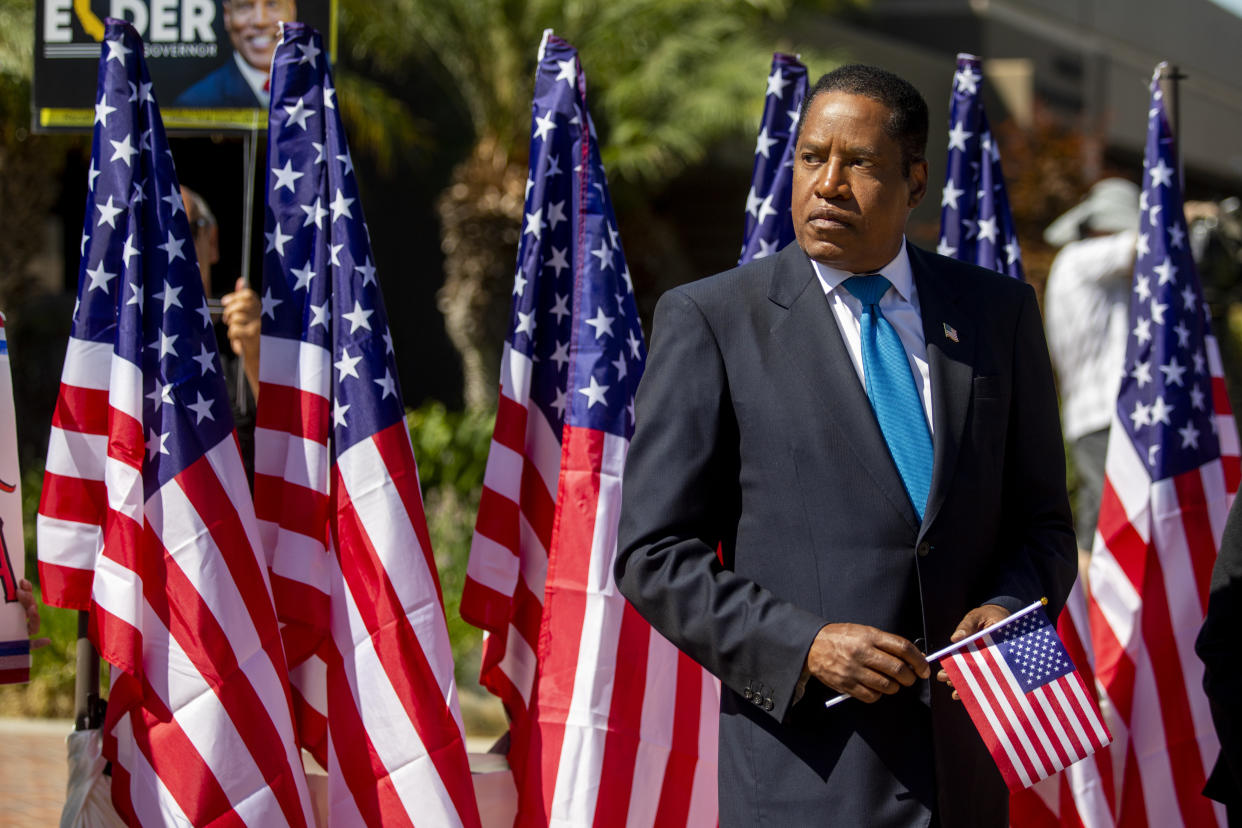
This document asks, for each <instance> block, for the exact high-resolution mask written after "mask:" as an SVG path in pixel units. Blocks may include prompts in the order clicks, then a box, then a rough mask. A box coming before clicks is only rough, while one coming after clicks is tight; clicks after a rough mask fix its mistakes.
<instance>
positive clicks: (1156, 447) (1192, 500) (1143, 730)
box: [1035, 64, 1240, 828]
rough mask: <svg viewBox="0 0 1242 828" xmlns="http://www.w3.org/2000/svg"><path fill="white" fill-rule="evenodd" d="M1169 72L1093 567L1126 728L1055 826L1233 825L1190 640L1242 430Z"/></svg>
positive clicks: (1148, 169) (1094, 636)
mask: <svg viewBox="0 0 1242 828" xmlns="http://www.w3.org/2000/svg"><path fill="white" fill-rule="evenodd" d="M1162 68H1163V64H1162V65H1161V66H1160V67H1157V69H1156V72H1155V75H1154V76H1153V78H1152V84H1151V107H1150V109H1149V111H1148V131H1147V151H1146V156H1145V158H1144V161H1143V193H1142V197H1141V201H1140V207H1141V209H1142V223H1141V225H1140V228H1139V236H1138V248H1137V257H1136V261H1135V267H1134V285H1133V291H1132V293H1131V298H1130V324H1131V326H1132V328H1131V331H1130V336H1129V339H1128V341H1127V343H1126V359H1125V368H1124V371H1125V374H1124V377H1123V379H1122V382H1121V389H1120V391H1119V393H1118V396H1117V407H1116V409H1115V410H1114V412H1113V415H1114V416H1113V422H1112V426H1111V430H1110V433H1109V443H1108V455H1107V459H1106V462H1105V471H1106V480H1105V485H1104V494H1103V498H1102V500H1101V504H1100V521H1099V526H1098V527H1097V529H1096V536H1095V548H1094V552H1093V553H1092V557H1091V567H1090V576H1089V582H1090V594H1089V596H1088V617H1089V619H1090V622H1089V623H1090V634H1091V640H1092V650H1093V654H1094V657H1095V665H1094V670H1095V677H1096V682H1097V684H1098V686H1099V690H1100V691H1101V693H1102V697H1103V704H1102V707H1103V709H1104V712H1105V715H1106V717H1108V722H1109V727H1110V729H1111V730H1112V732H1113V735H1114V736H1115V737H1116V741H1115V742H1114V743H1113V745H1112V746H1111V748H1110V749H1109V753H1110V754H1111V756H1110V760H1111V768H1112V774H1113V778H1112V780H1109V779H1107V778H1106V779H1104V782H1105V783H1106V784H1104V785H1103V786H1101V790H1102V791H1103V792H1104V793H1105V794H1108V793H1109V792H1110V791H1111V798H1110V797H1109V796H1095V797H1090V798H1089V797H1086V796H1077V797H1075V800H1074V802H1073V803H1072V807H1071V806H1070V805H1071V804H1070V803H1066V802H1065V800H1064V799H1063V798H1062V799H1061V800H1060V801H1059V803H1058V804H1059V805H1060V809H1059V812H1058V811H1055V810H1054V811H1053V812H1052V817H1053V819H1054V820H1055V821H1056V822H1059V823H1060V824H1079V823H1080V822H1081V823H1082V824H1087V825H1125V826H1128V825H1153V826H1154V825H1159V826H1195V827H1196V828H1198V826H1216V825H1224V824H1225V815H1224V810H1223V807H1222V806H1220V805H1218V804H1215V803H1213V802H1212V801H1211V800H1209V799H1207V798H1205V797H1204V796H1202V794H1201V791H1202V788H1203V783H1204V780H1205V779H1206V776H1207V769H1208V768H1209V767H1210V764H1211V762H1213V761H1214V760H1215V758H1216V755H1217V751H1218V743H1217V738H1216V734H1215V731H1214V730H1213V727H1212V720H1211V717H1210V714H1209V710H1208V701H1207V697H1206V696H1205V695H1204V693H1203V665H1202V663H1200V661H1199V659H1198V658H1197V657H1196V656H1195V652H1194V640H1195V636H1196V634H1197V633H1198V630H1199V627H1200V625H1201V624H1202V622H1203V617H1204V615H1205V612H1206V608H1207V597H1208V584H1209V580H1210V575H1211V570H1212V564H1213V562H1214V561H1215V558H1216V552H1217V546H1218V544H1219V542H1220V537H1221V533H1222V531H1223V529H1224V523H1225V516H1226V514H1227V513H1228V511H1229V506H1230V504H1231V503H1232V501H1233V497H1234V495H1235V493H1236V492H1237V488H1238V479H1239V468H1240V467H1239V453H1238V433H1237V427H1236V424H1235V422H1234V420H1233V415H1232V413H1231V412H1230V408H1229V400H1228V397H1227V396H1226V393H1225V382H1224V376H1223V371H1222V367H1221V360H1220V352H1219V349H1218V348H1217V345H1216V340H1215V338H1214V337H1213V336H1212V334H1211V331H1210V329H1209V325H1208V314H1207V308H1206V306H1205V305H1204V301H1203V292H1202V290H1201V288H1200V285H1199V280H1198V276H1197V275H1196V273H1195V266H1194V261H1193V259H1192V258H1191V255H1190V246H1189V243H1188V240H1187V234H1186V221H1185V216H1184V213H1183V210H1182V195H1181V182H1180V178H1179V173H1178V165H1177V153H1176V151H1175V144H1174V139H1173V136H1172V132H1171V130H1170V128H1169V121H1168V115H1167V112H1166V110H1165V101H1164V98H1163V95H1162V94H1161V91H1160V86H1159V83H1158V80H1159V77H1160V74H1161V70H1162ZM1079 628H1080V629H1081V628H1082V627H1081V623H1080V624H1079ZM1110 781H1111V782H1113V783H1114V784H1112V786H1111V787H1110V786H1109V785H1108V784H1107V783H1109V782H1110ZM1035 824H1037V823H1035ZM1053 824H1055V823H1053Z"/></svg>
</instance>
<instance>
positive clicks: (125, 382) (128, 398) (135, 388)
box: [108, 354, 181, 423]
mask: <svg viewBox="0 0 1242 828" xmlns="http://www.w3.org/2000/svg"><path fill="white" fill-rule="evenodd" d="M110 370H111V372H112V376H111V377H110V378H109V380H108V405H110V406H112V407H113V408H115V409H116V410H117V411H119V412H121V413H122V414H125V415H126V416H128V417H132V418H133V419H134V420H135V421H137V422H139V423H141V422H142V395H143V385H144V383H143V375H142V368H140V367H139V366H137V365H135V364H134V363H132V362H130V361H129V360H128V359H125V358H124V357H122V356H121V355H120V354H113V356H112V365H111V369H110ZM176 393H177V392H176V388H175V383H174V388H173V389H172V394H173V395H175V394H176ZM170 399H172V400H173V401H172V402H171V403H161V404H160V405H177V404H178V402H181V401H179V400H177V399H176V397H175V396H170ZM159 408H160V406H156V410H157V411H158V410H159Z"/></svg>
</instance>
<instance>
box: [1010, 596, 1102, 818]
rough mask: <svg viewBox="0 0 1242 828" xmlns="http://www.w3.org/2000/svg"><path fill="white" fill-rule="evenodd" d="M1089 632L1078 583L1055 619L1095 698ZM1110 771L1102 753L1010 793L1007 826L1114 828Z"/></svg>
mask: <svg viewBox="0 0 1242 828" xmlns="http://www.w3.org/2000/svg"><path fill="white" fill-rule="evenodd" d="M1079 630H1081V631H1082V633H1080V632H1079ZM1088 630H1089V627H1088V622H1087V595H1086V590H1085V584H1084V582H1083V581H1082V580H1081V579H1079V580H1078V581H1076V582H1075V583H1074V588H1073V589H1072V590H1071V591H1070V594H1069V598H1068V599H1066V603H1065V609H1064V610H1062V612H1061V616H1060V617H1059V618H1058V619H1057V636H1058V637H1059V638H1060V639H1061V642H1062V644H1063V645H1064V646H1065V650H1066V652H1067V653H1069V656H1070V659H1071V660H1072V661H1073V662H1074V664H1075V666H1076V667H1077V668H1078V674H1079V675H1080V676H1082V681H1083V684H1084V685H1085V686H1086V687H1087V688H1088V691H1087V692H1088V693H1089V694H1091V695H1092V697H1093V698H1094V696H1095V676H1094V674H1093V673H1092V671H1091V664H1092V663H1093V662H1094V659H1093V657H1092V654H1091V639H1090V637H1089V636H1086V635H1085V633H1087V632H1088ZM1112 769H1113V764H1112V754H1111V751H1110V750H1109V749H1108V748H1104V749H1101V750H1097V751H1095V752H1094V753H1092V754H1091V755H1090V756H1089V757H1087V758H1086V759H1083V760H1082V761H1079V762H1075V763H1074V764H1072V765H1070V766H1069V767H1068V768H1066V769H1065V770H1063V771H1061V772H1060V773H1056V774H1053V775H1052V776H1050V777H1048V778H1047V779H1044V780H1042V781H1040V782H1038V783H1036V784H1035V785H1032V786H1031V787H1029V788H1026V789H1024V790H1021V791H1014V792H1012V793H1011V795H1010V797H1009V824H1010V825H1011V826H1013V828H1053V826H1060V825H1063V826H1074V828H1114V826H1115V825H1116V822H1115V821H1114V819H1113V814H1114V813H1115V808H1114V803H1115V802H1116V795H1115V791H1116V785H1115V782H1114V779H1113V770H1112Z"/></svg>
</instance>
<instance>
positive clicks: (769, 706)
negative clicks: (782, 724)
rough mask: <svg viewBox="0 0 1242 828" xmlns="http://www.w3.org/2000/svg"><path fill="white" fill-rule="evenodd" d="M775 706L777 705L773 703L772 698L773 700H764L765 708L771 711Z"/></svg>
mask: <svg viewBox="0 0 1242 828" xmlns="http://www.w3.org/2000/svg"><path fill="white" fill-rule="evenodd" d="M774 706H775V705H773V704H772V700H771V699H767V700H765V701H764V702H763V709H764V710H768V711H771V710H772V708H773V707H774Z"/></svg>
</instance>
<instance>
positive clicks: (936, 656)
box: [824, 598, 1048, 707]
mask: <svg viewBox="0 0 1242 828" xmlns="http://www.w3.org/2000/svg"><path fill="white" fill-rule="evenodd" d="M1047 604H1048V599H1047V598H1040V599H1039V600H1038V601H1036V602H1035V603H1033V604H1031V605H1030V606H1026V607H1023V608H1022V609H1020V610H1018V611H1017V612H1015V613H1012V614H1010V615H1007V616H1005V617H1004V618H1002V619H1001V620H1000V621H997V622H996V623H995V624H993V625H991V626H990V627H986V628H984V629H982V630H980V631H979V632H977V633H975V634H974V635H968V636H966V637H965V638H963V639H962V640H961V641H955V642H954V643H952V644H950V645H949V646H947V647H945V648H943V649H940V650H937V651H936V652H934V653H932V654H931V655H929V656H926V659H927V662H928V663H929V664H930V663H931V662H933V661H939V660H940V659H942V658H944V657H945V656H948V655H953V654H954V653H956V652H957V651H958V650H960V649H962V648H963V647H965V646H967V645H968V644H971V643H973V642H975V641H978V640H979V639H980V638H983V637H984V636H985V635H987V634H989V633H994V632H996V630H997V628H998V627H1003V626H1006V625H1007V624H1010V623H1012V622H1014V621H1017V620H1018V619H1019V618H1021V617H1023V616H1024V615H1030V614H1031V613H1032V612H1034V611H1035V610H1037V609H1039V608H1040V607H1043V606H1047ZM851 698H853V696H851V695H850V694H848V693H841V694H840V695H838V696H835V697H833V698H831V699H829V700H828V701H826V702H824V707H833V706H835V705H838V704H840V703H841V702H843V701H845V700H846V699H851Z"/></svg>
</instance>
